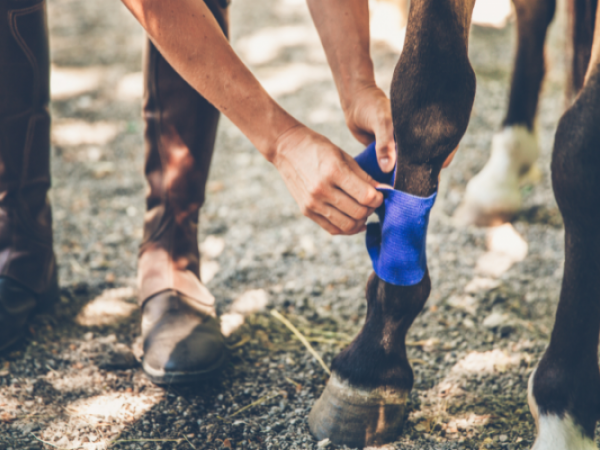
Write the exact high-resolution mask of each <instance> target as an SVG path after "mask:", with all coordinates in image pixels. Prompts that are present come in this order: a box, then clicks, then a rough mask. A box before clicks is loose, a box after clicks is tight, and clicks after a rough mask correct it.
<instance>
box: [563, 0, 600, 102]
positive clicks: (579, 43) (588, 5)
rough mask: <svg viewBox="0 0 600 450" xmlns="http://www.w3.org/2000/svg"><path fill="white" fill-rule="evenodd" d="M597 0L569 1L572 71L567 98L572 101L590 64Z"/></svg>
mask: <svg viewBox="0 0 600 450" xmlns="http://www.w3.org/2000/svg"><path fill="white" fill-rule="evenodd" d="M597 7H598V0H569V21H570V24H569V25H570V33H571V43H572V52H573V53H572V70H571V72H570V74H569V76H570V79H569V83H568V84H567V89H568V92H567V97H568V98H569V99H573V98H574V97H575V96H576V95H577V94H578V93H579V91H580V90H581V88H582V87H583V80H584V78H585V73H586V71H587V68H588V67H589V63H590V56H591V54H592V42H593V39H594V25H595V22H596V8H597Z"/></svg>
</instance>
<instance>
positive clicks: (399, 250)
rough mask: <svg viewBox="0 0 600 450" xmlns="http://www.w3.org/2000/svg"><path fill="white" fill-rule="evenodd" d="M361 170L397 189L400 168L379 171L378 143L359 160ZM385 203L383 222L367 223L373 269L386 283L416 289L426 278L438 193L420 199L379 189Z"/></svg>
mask: <svg viewBox="0 0 600 450" xmlns="http://www.w3.org/2000/svg"><path fill="white" fill-rule="evenodd" d="M355 160H356V162H358V164H359V165H360V167H361V168H362V169H363V170H364V171H365V172H367V173H368V174H369V175H371V176H372V177H373V178H374V179H375V180H377V181H378V182H380V183H384V184H389V185H392V186H393V183H394V179H395V177H396V169H394V171H393V172H390V173H384V172H382V171H381V169H380V168H379V164H378V162H377V154H376V152H375V143H373V144H371V145H370V146H369V147H367V149H366V150H365V151H363V152H362V153H361V154H360V155H358V156H357V157H356V158H355ZM377 190H378V191H380V192H381V193H382V194H383V197H384V201H383V204H382V205H381V206H380V207H379V208H377V210H376V211H375V212H376V213H377V215H378V216H379V223H369V224H367V250H368V252H369V256H370V257H371V261H372V262H373V270H375V273H376V274H377V276H378V277H379V278H381V279H382V280H384V281H386V282H388V283H390V284H394V285H396V286H412V285H414V284H417V283H418V282H419V281H421V280H422V279H423V277H424V276H425V270H426V269H427V255H426V252H425V241H426V236H427V225H428V224H429V212H430V211H431V208H432V207H433V204H434V203H435V197H436V194H437V193H434V194H433V195H431V196H430V197H427V198H423V197H416V196H414V195H410V194H407V193H405V192H400V191H396V190H394V189H387V188H378V189H377Z"/></svg>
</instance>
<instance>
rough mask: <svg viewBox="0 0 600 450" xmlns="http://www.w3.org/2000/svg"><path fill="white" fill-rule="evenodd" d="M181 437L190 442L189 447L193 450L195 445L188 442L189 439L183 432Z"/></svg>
mask: <svg viewBox="0 0 600 450" xmlns="http://www.w3.org/2000/svg"><path fill="white" fill-rule="evenodd" d="M183 437H184V438H185V440H186V441H187V443H188V444H190V447H192V448H193V449H194V450H196V447H195V446H194V444H192V443H191V442H190V440H189V439H188V437H187V436H186V435H185V434H184V435H183Z"/></svg>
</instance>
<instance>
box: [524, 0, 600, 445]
mask: <svg viewBox="0 0 600 450" xmlns="http://www.w3.org/2000/svg"><path fill="white" fill-rule="evenodd" d="M598 13H599V15H600V10H599V11H598ZM598 20H599V18H598V16H597V17H596V22H597V23H598ZM599 120H600V27H596V32H595V35H594V46H593V50H592V58H591V62H590V66H589V68H588V72H587V75H586V81H585V84H584V87H583V89H582V90H581V92H580V94H579V96H578V97H577V99H576V100H575V103H574V104H573V106H571V108H570V109H569V110H568V111H567V112H566V113H565V114H564V115H563V117H562V118H561V120H560V123H559V125H558V129H557V131H556V138H555V142H554V153H553V155H552V185H553V188H554V195H555V197H556V201H557V203H558V206H559V208H560V210H561V213H562V215H563V218H564V223H565V268H564V278H563V283H562V290H561V293H560V301H559V304H558V309H557V311H556V322H555V325H554V330H553V331H552V337H551V339H550V345H549V346H548V349H547V350H546V352H545V354H544V356H543V358H542V360H541V361H540V364H539V366H538V368H537V369H536V371H535V372H534V373H533V374H532V376H531V378H530V380H529V405H530V408H531V411H532V413H533V415H534V417H535V419H536V423H537V427H538V436H537V440H536V442H535V444H534V447H533V448H534V450H546V449H553V450H590V449H596V445H595V443H594V430H595V428H596V422H597V420H598V419H600V370H599V369H598V336H599V333H600V265H599V264H598V258H599V255H600V176H599V173H600V128H599V127H598V123H599Z"/></svg>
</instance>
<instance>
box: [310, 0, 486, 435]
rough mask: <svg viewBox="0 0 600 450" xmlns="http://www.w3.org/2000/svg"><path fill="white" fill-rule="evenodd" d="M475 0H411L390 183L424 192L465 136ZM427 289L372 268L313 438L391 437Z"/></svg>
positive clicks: (314, 415)
mask: <svg viewBox="0 0 600 450" xmlns="http://www.w3.org/2000/svg"><path fill="white" fill-rule="evenodd" d="M473 4H474V0H413V1H412V2H411V6H410V12H409V21H408V28H407V34H406V41H405V46H404V50H403V52H402V55H401V57H400V61H399V62H398V65H397V66H396V70H395V72H394V78H393V82H392V90H391V99H392V111H393V118H394V131H395V137H396V142H397V144H398V169H397V177H396V183H395V186H394V188H395V189H397V190H400V191H403V192H407V193H409V194H412V195H415V196H420V197H427V196H430V195H431V194H432V193H434V192H435V191H436V190H437V186H438V176H439V173H440V170H441V167H442V164H443V163H444V161H445V160H446V158H447V157H448V156H449V155H450V153H451V152H452V151H453V150H454V149H455V148H456V147H457V145H458V143H459V141H460V139H461V138H462V136H463V134H464V133H465V130H466V128H467V124H468V121H469V115H470V113H471V108H472V106H473V99H474V96H475V75H474V73H473V70H472V68H471V65H470V63H469V60H468V56H467V39H468V33H469V26H470V19H471V13H472V9H473ZM429 292H430V279H429V275H428V274H427V273H426V274H425V276H424V278H423V279H422V280H421V281H420V282H419V283H417V284H415V285H412V286H396V285H392V284H389V283H386V282H384V281H382V280H381V279H380V278H379V277H378V276H377V275H376V274H373V275H372V276H371V278H370V279H369V282H368V284H367V289H366V297H367V303H368V310H367V317H366V321H365V324H364V326H363V329H362V330H361V332H360V333H359V335H358V336H357V337H356V338H355V339H354V341H353V342H352V343H351V344H350V346H349V347H348V348H346V349H345V350H344V351H342V352H341V353H340V354H339V355H338V356H337V357H336V358H335V359H334V361H333V364H332V370H333V373H332V376H331V379H330V380H329V382H328V384H327V386H326V388H325V391H324V392H323V395H322V396H321V398H320V399H319V400H318V401H317V403H316V404H315V406H314V408H313V410H312V412H311V414H310V416H309V425H310V428H311V431H312V432H313V434H314V435H315V436H316V437H317V438H319V439H324V438H329V439H330V440H331V441H332V442H333V443H335V444H346V445H348V446H350V447H360V446H364V445H376V444H382V443H386V442H391V441H394V440H395V439H396V438H397V437H398V435H399V434H400V432H401V430H402V424H403V420H404V406H405V401H406V396H407V394H408V393H409V391H410V390H411V388H412V385H413V372H412V369H411V367H410V364H409V362H408V359H407V357H406V347H405V336H406V332H407V330H408V328H409V327H410V325H411V324H412V322H413V320H414V319H415V317H416V316H417V314H419V312H420V311H421V309H422V308H423V305H424V304H425V301H426V300H427V297H428V296H429Z"/></svg>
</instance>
